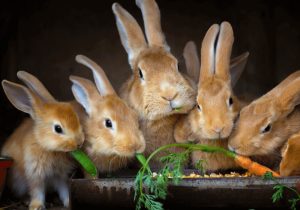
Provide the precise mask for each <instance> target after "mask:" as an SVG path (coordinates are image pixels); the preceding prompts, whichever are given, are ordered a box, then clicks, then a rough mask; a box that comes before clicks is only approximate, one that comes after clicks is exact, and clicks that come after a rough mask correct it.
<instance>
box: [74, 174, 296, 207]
mask: <svg viewBox="0 0 300 210" xmlns="http://www.w3.org/2000/svg"><path fill="white" fill-rule="evenodd" d="M277 181H278V182H279V183H281V184H284V185H286V186H288V187H292V188H296V187H297V185H298V184H299V183H300V176H299V177H289V178H279V179H277ZM275 185H276V183H275V182H274V181H271V180H269V181H265V180H263V179H262V178H261V177H238V178H197V179H184V180H183V181H182V182H180V184H178V185H170V186H169V193H168V197H167V200H166V201H164V202H163V203H164V207H165V209H208V208H209V209H213V208H230V209H289V202H288V200H289V199H290V198H291V197H292V196H295V195H294V194H292V193H291V192H285V194H284V198H283V199H282V200H281V201H279V202H277V203H275V204H274V203H272V200H271V197H272V194H273V193H274V190H273V187H274V186H275ZM70 187H71V205H72V209H100V208H101V209H134V208H135V204H134V201H133V196H134V176H131V177H120V178H101V179H96V180H87V179H72V180H71V181H70Z"/></svg>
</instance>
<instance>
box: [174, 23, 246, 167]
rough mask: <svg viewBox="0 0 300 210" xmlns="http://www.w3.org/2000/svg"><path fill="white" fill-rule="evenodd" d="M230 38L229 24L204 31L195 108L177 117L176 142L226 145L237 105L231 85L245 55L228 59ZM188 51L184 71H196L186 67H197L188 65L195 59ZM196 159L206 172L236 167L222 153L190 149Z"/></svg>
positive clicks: (243, 63)
mask: <svg viewBox="0 0 300 210" xmlns="http://www.w3.org/2000/svg"><path fill="white" fill-rule="evenodd" d="M233 39H234V38H233V31H232V27H231V25H230V24H229V23H228V22H223V23H222V24H221V25H220V26H219V25H217V24H214V25H213V26H211V27H210V28H209V30H208V31H207V33H206V35H205V37H204V40H203V42H202V48H201V70H200V77H199V83H198V96H197V107H195V108H194V109H193V110H192V111H191V112H190V113H189V114H188V115H184V116H182V117H181V118H180V119H179V120H178V122H177V124H176V126H175V131H174V137H175V139H176V141H177V142H187V141H197V142H199V143H201V144H207V145H213V146H220V147H224V148H227V144H228V140H227V138H228V137H229V135H230V134H231V132H232V129H233V126H234V121H235V119H236V117H237V115H238V112H239V110H240V107H241V106H240V102H239V100H238V99H237V97H236V96H235V95H234V93H233V91H232V87H233V86H234V84H235V83H236V81H237V79H238V78H239V76H240V75H241V72H242V71H243V69H244V67H245V64H246V61H247V57H248V53H244V54H242V55H241V56H239V57H237V58H234V59H233V60H232V62H230V56H231V49H232V45H233ZM189 45H191V44H189ZM193 51H194V50H193ZM191 54H193V53H191V52H190V53H189V54H185V55H186V56H185V59H186V60H187V59H189V60H187V61H186V63H187V64H189V65H187V71H188V72H196V71H195V70H189V68H195V66H197V65H196V64H194V65H192V64H190V63H192V62H193V61H191V60H195V58H193V59H191V58H190V55H191ZM193 57H195V55H194V56H193ZM193 74H194V75H196V73H193ZM200 159H205V160H206V163H207V164H206V169H207V170H209V171H215V170H219V169H230V168H234V167H236V165H235V163H234V161H233V160H232V159H230V158H227V157H225V156H224V155H222V154H209V153H203V152H193V154H192V162H193V164H196V163H197V162H198V160H200Z"/></svg>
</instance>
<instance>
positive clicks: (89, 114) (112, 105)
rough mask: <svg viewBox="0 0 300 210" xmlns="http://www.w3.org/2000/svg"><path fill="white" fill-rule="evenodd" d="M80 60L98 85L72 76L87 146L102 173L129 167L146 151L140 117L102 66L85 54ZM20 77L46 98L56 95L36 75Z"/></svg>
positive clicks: (74, 104)
mask: <svg viewBox="0 0 300 210" xmlns="http://www.w3.org/2000/svg"><path fill="white" fill-rule="evenodd" d="M76 61H77V62H78V63H81V64H83V65H85V66H87V67H88V68H89V69H90V70H92V71H93V76H94V80H95V83H96V86H97V88H96V87H95V85H94V84H93V83H92V82H91V81H89V80H87V79H84V78H80V77H75V76H71V77H70V79H71V81H72V83H73V85H72V91H73V94H74V96H75V98H76V100H77V101H78V103H77V102H72V105H73V106H74V108H75V109H76V110H77V112H78V114H79V116H80V121H81V123H82V125H83V129H84V133H85V136H86V137H85V138H86V139H85V143H84V145H83V148H84V150H85V151H86V152H87V154H88V155H89V156H90V157H91V159H92V160H93V161H94V163H95V164H96V165H97V168H98V170H99V172H110V171H115V170H117V169H120V168H122V167H125V166H127V163H128V161H129V160H130V159H131V158H132V157H133V156H134V154H135V153H136V152H143V151H144V149H145V140H144V137H143V135H142V133H141V131H140V130H139V125H138V116H137V114H136V113H135V112H134V110H132V109H131V108H129V107H128V106H127V105H126V103H125V102H124V101H123V100H121V99H120V98H119V97H118V96H117V95H116V93H115V91H114V89H113V87H112V86H111V84H110V82H109V80H108V78H107V77H106V75H105V72H104V71H103V70H102V68H101V67H100V66H99V65H97V64H96V63H95V62H93V61H92V60H90V59H89V58H87V57H86V56H83V55H78V56H76ZM18 77H19V78H20V79H22V80H23V81H24V82H25V83H26V84H27V86H28V87H30V88H31V90H33V91H36V92H39V93H43V97H48V98H52V96H51V95H50V94H49V93H47V90H46V89H45V88H44V87H43V85H42V84H41V83H40V82H39V81H38V80H37V79H36V78H34V77H33V76H32V75H30V74H28V73H26V72H19V73H18ZM41 90H43V91H41ZM78 105H79V106H78ZM81 106H82V107H83V108H84V109H83V110H82V109H81ZM85 175H86V176H87V177H88V175H87V174H85Z"/></svg>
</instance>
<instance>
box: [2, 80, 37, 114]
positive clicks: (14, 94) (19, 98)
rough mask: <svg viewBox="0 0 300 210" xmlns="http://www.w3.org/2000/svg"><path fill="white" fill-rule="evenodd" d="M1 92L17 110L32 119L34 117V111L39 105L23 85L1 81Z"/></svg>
mask: <svg viewBox="0 0 300 210" xmlns="http://www.w3.org/2000/svg"><path fill="white" fill-rule="evenodd" d="M2 87H3V90H4V92H5V94H6V96H7V98H8V100H9V101H10V102H11V103H12V105H14V107H16V108H17V109H18V110H20V111H22V112H25V113H28V114H30V116H31V117H32V118H34V117H35V111H36V110H35V109H36V108H37V107H38V105H39V104H40V103H41V102H40V101H39V99H38V97H35V96H34V94H32V92H30V90H28V89H27V88H26V87H24V86H23V85H19V84H16V83H13V82H10V81H7V80H3V81H2Z"/></svg>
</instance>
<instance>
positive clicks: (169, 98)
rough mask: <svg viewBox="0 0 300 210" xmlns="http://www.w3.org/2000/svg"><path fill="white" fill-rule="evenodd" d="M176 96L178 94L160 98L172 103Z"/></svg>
mask: <svg viewBox="0 0 300 210" xmlns="http://www.w3.org/2000/svg"><path fill="white" fill-rule="evenodd" d="M177 95H178V93H175V94H174V95H172V96H161V97H162V98H163V99H165V100H166V101H170V102H171V101H173V100H174V99H175V98H176V96H177Z"/></svg>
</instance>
